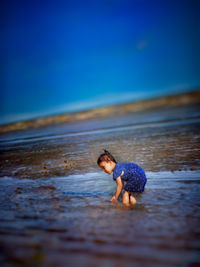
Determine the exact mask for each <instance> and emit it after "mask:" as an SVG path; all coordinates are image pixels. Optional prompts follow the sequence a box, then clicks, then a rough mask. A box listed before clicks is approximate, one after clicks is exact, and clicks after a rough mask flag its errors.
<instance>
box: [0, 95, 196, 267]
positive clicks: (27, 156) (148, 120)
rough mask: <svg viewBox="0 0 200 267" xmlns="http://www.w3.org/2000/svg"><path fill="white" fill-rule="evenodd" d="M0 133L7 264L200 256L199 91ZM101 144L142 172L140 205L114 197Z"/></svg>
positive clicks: (152, 262)
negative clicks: (101, 163)
mask: <svg viewBox="0 0 200 267" xmlns="http://www.w3.org/2000/svg"><path fill="white" fill-rule="evenodd" d="M0 132H1V134H0V203H1V207H0V247H1V249H0V251H1V252H0V262H1V266H16V265H20V266H21V265H23V266H32V265H34V266H58V265H59V266H66V265H70V266H94V265H95V266H105V265H106V266H122V265H123V266H133V265H134V266H177V265H181V266H189V265H192V264H200V256H199V248H200V241H199V240H200V230H199V229H200V228H199V226H200V225H199V221H200V205H199V203H200V195H199V190H200V91H196V92H193V93H188V94H182V95H179V96H169V97H165V98H161V99H153V100H146V101H141V102H136V103H127V104H123V105H116V106H112V107H105V108H98V109H93V110H90V111H83V112H79V113H73V114H62V115H57V116H52V117H49V118H40V119H36V120H31V121H26V122H18V123H15V124H10V125H4V126H1V127H0ZM103 149H107V150H109V151H110V152H111V153H112V154H113V155H114V156H115V158H116V159H117V161H120V162H123V161H132V162H135V163H137V164H138V165H140V166H141V167H143V169H144V170H145V172H146V175H147V181H148V182H147V185H146V189H145V192H144V193H143V194H141V195H138V196H136V198H137V200H138V202H137V204H136V206H135V207H134V208H128V209H127V208H125V207H123V206H122V205H121V199H119V201H118V202H117V203H116V204H112V203H110V201H109V200H110V198H111V197H112V195H113V194H114V192H115V183H114V182H113V180H112V175H108V174H105V173H104V172H103V171H102V170H101V169H100V168H99V167H98V166H97V164H96V160H97V157H98V155H99V154H100V153H102V152H103ZM194 266H195V265H194Z"/></svg>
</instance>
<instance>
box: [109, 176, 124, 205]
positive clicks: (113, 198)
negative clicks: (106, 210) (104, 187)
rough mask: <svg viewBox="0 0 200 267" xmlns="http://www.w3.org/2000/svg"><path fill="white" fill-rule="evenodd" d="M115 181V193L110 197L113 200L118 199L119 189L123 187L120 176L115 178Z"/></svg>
mask: <svg viewBox="0 0 200 267" xmlns="http://www.w3.org/2000/svg"><path fill="white" fill-rule="evenodd" d="M116 183H117V188H116V193H115V195H114V196H113V197H112V198H111V201H112V202H113V201H115V200H117V199H118V197H119V195H120V194H121V191H122V189H123V183H122V179H121V177H120V176H119V177H117V178H116Z"/></svg>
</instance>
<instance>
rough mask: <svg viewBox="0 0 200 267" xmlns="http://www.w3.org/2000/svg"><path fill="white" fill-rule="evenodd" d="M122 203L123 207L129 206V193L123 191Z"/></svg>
mask: <svg viewBox="0 0 200 267" xmlns="http://www.w3.org/2000/svg"><path fill="white" fill-rule="evenodd" d="M122 203H123V204H124V205H125V206H130V201H129V192H127V191H124V194H123V197H122Z"/></svg>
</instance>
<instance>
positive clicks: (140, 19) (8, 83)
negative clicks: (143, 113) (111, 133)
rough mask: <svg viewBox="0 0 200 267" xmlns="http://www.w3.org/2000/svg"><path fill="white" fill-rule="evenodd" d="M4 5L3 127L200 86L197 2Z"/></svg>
mask: <svg viewBox="0 0 200 267" xmlns="http://www.w3.org/2000/svg"><path fill="white" fill-rule="evenodd" d="M4 2H5V3H4V4H3V6H2V8H1V12H2V14H1V17H2V23H1V40H2V43H1V50H0V51H1V59H2V60H1V62H2V68H1V72H2V75H1V76H2V82H1V108H0V124H4V123H9V122H14V121H19V120H25V119H29V118H35V117H39V116H46V115H52V114H58V113H62V112H72V111H78V110H84V109H88V108H92V107H98V106H103V105H110V104H115V103H122V102H127V101H136V100H140V99H145V98H151V97H156V96H162V95H167V94H172V93H177V92H185V91H190V90H193V89H195V88H198V87H199V86H200V75H199V74H200V73H199V72H198V70H199V69H200V66H199V62H200V60H199V47H200V24H199V3H200V2H199V1H198V0H196V1H195V0H192V1H190V0H187V1H186V0H173V1H172V0H168V1H167V0H164V1H152V0H148V1H147V0H146V1H145V0H132V1H130V0H107V1H106V0H101V1H100V0H98V1H95V0H93V1H80V0H79V1H77V0H71V1H59V0H58V1H46V0H43V1H38V0H35V1H33V0H30V1H20V0H19V1H11V0H8V1H4ZM1 5H2V4H1Z"/></svg>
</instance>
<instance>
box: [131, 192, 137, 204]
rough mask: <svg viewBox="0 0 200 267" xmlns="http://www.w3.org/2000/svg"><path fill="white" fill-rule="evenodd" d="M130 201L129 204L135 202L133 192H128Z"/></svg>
mask: <svg viewBox="0 0 200 267" xmlns="http://www.w3.org/2000/svg"><path fill="white" fill-rule="evenodd" d="M130 203H131V205H135V204H136V199H135V197H134V196H133V193H131V194H130Z"/></svg>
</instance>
